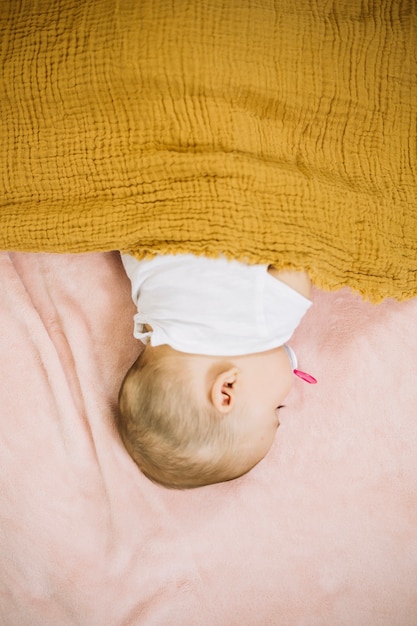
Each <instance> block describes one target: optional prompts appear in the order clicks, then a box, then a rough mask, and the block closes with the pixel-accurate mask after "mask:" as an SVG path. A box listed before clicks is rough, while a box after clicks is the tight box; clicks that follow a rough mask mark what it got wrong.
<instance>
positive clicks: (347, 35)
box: [0, 0, 417, 301]
mask: <svg viewBox="0 0 417 626" xmlns="http://www.w3.org/2000/svg"><path fill="white" fill-rule="evenodd" d="M416 12H417V8H416V3H415V2H414V1H413V0H384V1H383V2H381V1H379V0H374V1H372V0H369V1H365V2H364V1H363V0H340V1H338V2H328V1H327V0H318V1H317V0H299V1H297V2H293V1H292V0H291V1H290V0H283V1H282V0H280V1H276V2H274V1H273V0H245V1H243V2H242V0H199V1H198V2H197V1H194V0H181V1H179V2H165V1H164V0H159V1H158V0H141V1H140V2H137V1H136V0H124V1H123V2H119V1H118V0H39V1H38V2H31V1H30V0H5V1H3V2H2V6H1V15H0V20H1V24H0V59H1V61H0V62H1V68H2V80H1V84H0V107H1V115H0V175H1V185H2V192H1V205H0V247H1V248H3V249H10V250H26V251H38V250H43V251H55V252H85V251H106V250H112V249H121V250H123V251H126V252H129V251H130V252H131V253H133V254H135V255H136V256H138V257H142V256H144V255H149V254H151V255H152V254H155V253H168V252H170V253H175V252H192V253H195V254H206V255H209V256H216V255H218V254H220V253H222V254H225V255H226V256H228V257H232V258H236V259H239V260H248V261H249V262H260V263H274V264H275V265H276V266H277V267H279V268H284V267H292V268H297V269H306V270H308V271H309V273H310V275H311V276H312V278H313V280H314V282H315V284H316V285H317V286H319V287H323V288H325V289H330V290H335V289H338V288H340V287H343V286H350V287H352V288H353V289H355V290H357V291H358V292H360V293H361V294H362V295H363V296H365V297H367V298H369V299H371V300H375V301H377V300H381V299H383V298H384V297H387V296H393V297H395V298H398V299H406V298H409V297H410V296H412V295H415V294H416V293H417V259H416V249H417V201H416V188H417V186H416V154H417V147H416V119H417V86H416V85H417V81H416V50H417V34H416V33H417V30H416V29H417V18H416Z"/></svg>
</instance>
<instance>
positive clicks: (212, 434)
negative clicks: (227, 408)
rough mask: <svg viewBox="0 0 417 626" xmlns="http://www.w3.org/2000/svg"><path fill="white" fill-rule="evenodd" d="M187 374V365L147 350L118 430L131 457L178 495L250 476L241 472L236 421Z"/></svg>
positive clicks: (123, 395)
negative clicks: (202, 394)
mask: <svg viewBox="0 0 417 626" xmlns="http://www.w3.org/2000/svg"><path fill="white" fill-rule="evenodd" d="M187 373H188V374H189V364H188V362H187V360H186V359H183V358H182V357H180V358H178V357H177V356H175V355H171V354H164V353H162V354H160V353H158V350H157V349H152V348H148V347H146V348H145V349H144V350H143V351H142V353H141V354H140V356H139V358H138V359H137V360H136V361H135V363H134V364H133V365H132V367H131V368H130V369H129V371H128V373H127V374H126V376H125V379H124V381H123V383H122V386H121V389H120V393H119V414H118V418H117V427H118V430H119V433H120V436H121V438H122V441H123V443H124V445H125V447H126V449H127V451H128V452H129V454H130V455H131V457H132V458H133V460H134V461H135V462H136V464H137V465H138V466H139V468H140V469H141V471H142V472H143V473H144V474H145V475H146V476H147V477H148V478H149V479H150V480H152V481H153V482H156V483H158V484H160V485H163V486H165V487H170V488H176V489H187V488H191V487H199V486H203V485H208V484H212V483H216V482H222V481H225V480H231V479H232V478H236V477H237V476H239V475H241V474H242V473H245V472H242V471H240V472H237V471H236V457H237V455H238V451H237V449H236V443H235V440H236V436H235V431H234V426H233V425H234V419H233V416H232V415H231V414H229V415H228V416H222V415H220V414H219V413H218V412H217V410H216V409H215V407H214V406H212V405H211V404H210V402H209V401H208V399H207V401H204V400H205V399H204V398H197V397H195V395H194V392H193V389H192V385H191V383H190V376H189V375H188V376H187ZM238 465H239V464H238Z"/></svg>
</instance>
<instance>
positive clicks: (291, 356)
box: [284, 344, 317, 385]
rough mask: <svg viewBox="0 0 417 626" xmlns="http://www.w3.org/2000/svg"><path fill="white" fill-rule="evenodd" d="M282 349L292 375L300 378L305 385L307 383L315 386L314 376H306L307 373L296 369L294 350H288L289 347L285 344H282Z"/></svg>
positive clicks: (296, 362)
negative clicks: (288, 361)
mask: <svg viewBox="0 0 417 626" xmlns="http://www.w3.org/2000/svg"><path fill="white" fill-rule="evenodd" d="M284 348H285V352H286V353H287V355H288V358H289V360H290V363H291V369H292V371H293V374H295V376H298V378H301V380H305V382H306V383H309V384H310V385H315V384H316V382H317V380H316V379H315V378H314V376H312V375H311V374H307V372H302V371H301V370H299V369H297V366H298V361H297V357H296V356H295V352H294V350H293V349H292V348H290V346H287V344H284Z"/></svg>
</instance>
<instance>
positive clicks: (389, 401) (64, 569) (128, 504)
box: [0, 252, 417, 626]
mask: <svg viewBox="0 0 417 626" xmlns="http://www.w3.org/2000/svg"><path fill="white" fill-rule="evenodd" d="M0 289H1V298H0V315H1V323H0V354H1V355H2V359H1V361H0V368H1V381H2V383H1V386H0V393H1V398H0V440H1V456H0V465H1V471H0V542H1V544H0V545H1V549H0V624H2V625H3V624H4V625H5V626H10V625H13V626H15V625H17V626H26V625H27V626H29V625H30V626H56V625H57V624H59V625H60V626H73V625H75V624H77V625H78V624H80V625H88V626H107V625H108V626H116V625H117V626H122V625H123V626H128V625H129V626H136V625H145V626H150V625H152V626H153V625H155V626H156V625H158V626H167V625H168V626H177V625H179V624H185V625H188V624H190V625H192V624H199V625H203V626H214V625H218V626H225V625H227V626H234V625H236V626H238V625H239V626H242V625H244V626H252V625H253V624H260V625H267V624H271V625H281V624H282V625H285V626H319V625H320V626H321V625H324V624H326V625H327V624H337V625H338V626H344V625H346V626H353V625H354V626H362V625H363V626H374V625H375V626H393V625H398V626H414V625H415V623H416V615H417V586H416V580H417V454H416V450H417V420H416V416H417V415H416V414H417V409H416V406H417V385H416V384H415V377H416V365H415V364H416V355H417V324H416V322H417V302H416V300H410V301H408V302H404V303H401V304H399V303H396V302H394V301H386V302H384V303H383V304H381V305H377V306H374V305H370V304H368V303H364V302H362V301H361V300H360V299H359V297H357V296H356V295H353V294H351V293H350V292H348V291H347V290H344V291H340V292H337V293H333V294H329V293H324V292H320V291H318V290H315V291H314V306H313V307H312V309H311V310H310V311H309V313H308V314H307V316H306V317H305V319H304V321H303V323H302V324H301V326H300V327H299V329H298V330H297V332H296V335H295V336H294V340H293V341H292V345H293V346H294V347H295V348H296V349H297V353H298V356H299V361H300V367H305V369H308V370H309V371H310V370H311V371H312V373H313V374H314V375H316V377H317V378H318V380H319V383H318V384H317V385H316V386H314V387H312V386H309V385H305V384H303V383H302V382H301V381H299V382H296V384H295V386H294V389H293V391H292V392H291V395H290V397H289V398H288V400H287V402H286V405H287V408H286V409H285V410H283V411H282V416H281V427H280V429H279V431H278V434H277V438H276V441H275V444H274V446H273V448H272V449H271V451H270V453H269V454H268V456H267V457H266V458H265V459H264V461H262V462H261V463H260V464H259V465H258V466H257V467H256V468H255V469H254V470H253V471H252V472H250V473H249V474H248V475H247V476H245V477H243V478H241V479H239V480H236V481H233V482H230V483H225V484H221V485H215V486H211V487H205V488H202V489H197V490H194V491H188V492H178V491H169V490H165V489H164V488H162V487H158V486H156V485H153V484H152V483H150V482H149V481H148V480H147V479H146V478H144V477H143V476H142V475H141V474H140V472H139V471H138V470H137V469H136V466H135V465H134V463H133V462H132V461H131V459H130V457H129V456H128V455H127V453H126V452H125V451H124V448H123V447H122V445H121V443H120V441H119V439H118V436H117V434H116V432H115V429H114V423H113V419H114V411H115V407H116V398H117V391H118V387H119V384H120V382H121V379H122V377H123V375H124V373H125V371H126V369H127V368H128V366H129V365H130V363H131V362H132V361H133V360H134V359H135V357H136V355H137V354H138V352H139V344H138V342H136V340H134V339H133V337H132V315H133V313H134V307H133V304H132V302H131V300H130V287H129V283H128V279H127V278H126V276H125V275H124V272H123V268H122V265H121V262H120V258H119V255H118V254H117V253H103V254H101V253H100V254H85V255H79V256H77V255H74V256H70V255H53V254H24V253H13V254H12V253H6V252H3V253H1V254H0Z"/></svg>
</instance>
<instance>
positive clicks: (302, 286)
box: [268, 265, 311, 299]
mask: <svg viewBox="0 0 417 626" xmlns="http://www.w3.org/2000/svg"><path fill="white" fill-rule="evenodd" d="M268 273H269V274H271V276H273V277H274V278H276V279H277V280H280V281H281V282H282V283H285V284H286V285H288V286H289V287H291V288H292V289H294V290H295V291H298V292H299V293H301V295H302V296H304V297H305V298H308V299H310V297H311V280H310V278H309V276H308V274H307V272H296V271H293V270H278V269H276V268H275V267H274V266H273V265H270V266H269V267H268Z"/></svg>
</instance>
